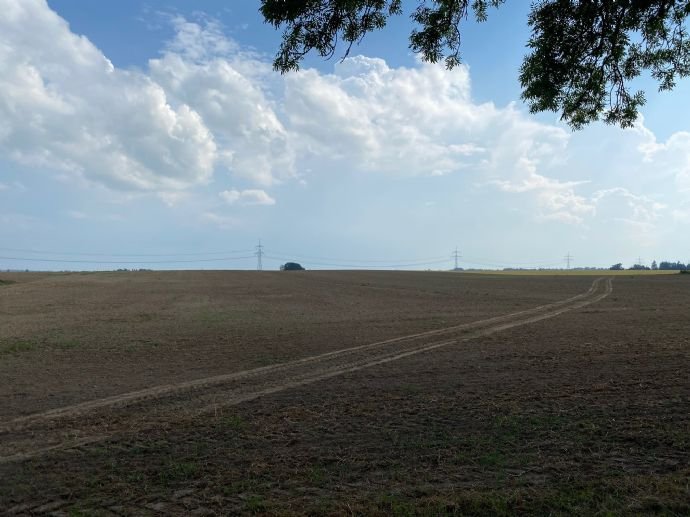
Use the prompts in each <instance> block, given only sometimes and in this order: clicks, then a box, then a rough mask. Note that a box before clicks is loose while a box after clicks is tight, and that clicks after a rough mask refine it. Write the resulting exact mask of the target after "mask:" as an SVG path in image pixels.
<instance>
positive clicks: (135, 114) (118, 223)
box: [0, 0, 690, 270]
mask: <svg viewBox="0 0 690 517" xmlns="http://www.w3.org/2000/svg"><path fill="white" fill-rule="evenodd" d="M414 5H415V2H410V1H408V2H406V3H405V7H406V11H407V12H409V11H410V8H411V7H413V6H414ZM258 7H259V2H258V0H257V1H253V0H243V1H241V2H230V1H228V0H199V1H197V2H194V3H192V2H186V1H183V0H162V1H158V0H149V1H147V2H141V1H134V0H119V1H118V2H84V1H82V0H48V1H47V2H46V1H45V0H0V12H2V13H3V15H2V16H1V17H0V270H4V269H34V270H36V269H41V270H63V269H72V270H75V269H82V270H92V269H116V268H154V269H191V268H194V269H201V268H203V269H225V268H233V269H234V268H238V269H253V268H256V263H257V259H256V257H255V256H254V252H255V250H256V249H255V246H256V245H257V244H258V243H259V241H261V244H262V245H263V246H264V248H263V250H264V252H265V255H264V257H263V266H264V268H265V269H277V268H278V266H279V265H280V264H281V263H283V262H285V261H288V260H294V261H298V262H300V263H302V264H303V265H304V266H305V267H307V268H309V269H311V268H314V269H317V268H342V267H356V268H374V267H376V268H387V267H395V268H400V269H427V268H428V269H448V268H451V267H452V266H453V265H454V264H453V261H452V259H451V253H452V252H453V251H454V250H455V249H456V247H457V249H458V250H459V252H460V255H461V258H460V260H459V262H460V264H459V265H460V266H461V267H464V268H482V267H489V268H502V267H509V266H513V267H563V266H564V265H565V262H564V257H565V255H566V254H571V255H572V256H573V257H574V259H573V261H572V266H574V267H577V266H580V267H585V266H599V267H607V266H609V265H611V264H614V263H617V262H622V263H623V264H625V265H632V264H633V263H636V262H638V261H639V260H641V261H642V262H643V263H645V264H649V263H651V261H652V260H654V259H656V260H657V261H660V260H673V261H675V260H680V261H683V262H686V261H690V239H688V238H687V237H684V235H687V230H686V229H687V226H688V223H689V222H690V119H689V118H688V117H687V116H686V114H687V112H688V107H689V105H690V81H688V80H685V81H681V82H679V84H678V85H677V87H676V89H675V90H674V91H673V92H670V93H667V92H665V93H657V92H656V88H655V86H654V83H652V82H651V81H647V80H641V81H640V82H639V84H640V86H641V87H643V88H645V90H646V94H647V99H648V102H647V105H646V106H645V107H643V109H642V110H641V116H640V118H639V120H638V122H637V123H636V125H635V127H634V128H631V129H626V130H623V129H620V128H618V127H615V126H606V125H604V124H599V123H597V124H592V125H590V126H587V127H586V128H585V129H583V130H581V131H578V132H573V131H572V130H571V129H570V128H569V127H568V126H567V125H565V124H563V123H562V122H560V121H559V116H558V114H557V113H541V114H538V115H530V114H529V112H528V110H527V108H526V106H525V105H524V104H523V103H522V102H521V101H520V86H519V83H518V70H519V67H520V64H521V61H522V58H523V56H524V54H525V53H526V50H525V43H526V41H527V39H528V38H529V28H528V26H527V23H526V22H527V10H528V8H529V5H528V2H508V3H507V4H506V5H505V6H503V7H501V8H500V9H499V10H495V11H491V12H490V15H489V20H488V21H487V22H486V23H483V24H477V23H475V22H473V21H472V20H468V21H467V22H466V23H465V24H464V25H463V27H462V31H463V32H462V59H463V64H462V65H461V66H459V67H457V68H455V69H453V70H450V71H449V70H446V69H445V68H444V67H443V66H442V65H431V64H426V63H422V62H421V61H420V60H419V58H418V57H417V56H415V55H414V54H412V53H411V52H410V51H409V50H408V47H407V37H408V35H409V31H410V29H411V25H410V22H409V19H408V18H407V17H405V16H402V17H399V18H396V19H394V20H392V21H391V22H390V23H389V25H388V27H386V29H385V30H384V31H381V32H380V33H375V34H372V35H370V36H368V37H367V38H366V39H365V40H364V41H363V42H362V44H360V45H359V46H356V47H355V48H353V49H352V52H351V54H350V57H349V58H348V59H345V60H341V59H338V58H334V59H330V60H324V59H322V58H320V57H318V56H308V58H307V59H306V60H305V62H304V64H303V66H302V69H301V70H300V71H299V72H293V73H289V74H285V75H280V74H279V73H277V72H274V71H273V70H272V68H271V62H272V58H273V55H274V53H275V51H276V50H277V49H278V47H279V45H280V32H279V31H276V30H274V29H273V28H272V27H271V26H269V25H267V24H265V23H263V20H262V18H261V16H260V14H259V13H258Z"/></svg>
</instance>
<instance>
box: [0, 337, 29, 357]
mask: <svg viewBox="0 0 690 517" xmlns="http://www.w3.org/2000/svg"><path fill="white" fill-rule="evenodd" d="M37 348H38V344H37V343H35V342H33V341H28V340H25V339H2V340H0V357H4V356H12V355H19V354H22V353H24V352H31V351H33V350H36V349H37Z"/></svg>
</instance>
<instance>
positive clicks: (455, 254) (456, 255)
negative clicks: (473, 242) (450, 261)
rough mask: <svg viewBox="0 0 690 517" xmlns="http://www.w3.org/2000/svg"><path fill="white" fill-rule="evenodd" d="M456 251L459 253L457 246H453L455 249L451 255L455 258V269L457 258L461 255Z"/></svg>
mask: <svg viewBox="0 0 690 517" xmlns="http://www.w3.org/2000/svg"><path fill="white" fill-rule="evenodd" d="M458 253H459V252H458V247H457V246H455V251H454V252H453V254H452V255H451V256H452V257H454V258H455V271H457V270H458V259H459V258H460V257H461V255H459V254H458Z"/></svg>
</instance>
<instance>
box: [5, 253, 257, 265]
mask: <svg viewBox="0 0 690 517" xmlns="http://www.w3.org/2000/svg"><path fill="white" fill-rule="evenodd" d="M252 257H253V255H247V256H245V257H221V258H207V259H195V260H153V261H149V260H74V259H49V258H28V257H0V260H24V261H27V262H57V263H62V264H195V263H198V262H220V261H225V260H244V259H250V258H252Z"/></svg>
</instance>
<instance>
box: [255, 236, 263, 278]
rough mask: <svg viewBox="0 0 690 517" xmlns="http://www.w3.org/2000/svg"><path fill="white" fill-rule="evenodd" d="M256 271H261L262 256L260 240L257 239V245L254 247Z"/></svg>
mask: <svg viewBox="0 0 690 517" xmlns="http://www.w3.org/2000/svg"><path fill="white" fill-rule="evenodd" d="M254 254H255V255H256V270H257V271H262V270H263V264H262V263H261V258H262V257H263V256H264V247H263V246H262V245H261V239H259V245H258V246H257V247H256V252H255V253H254Z"/></svg>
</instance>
